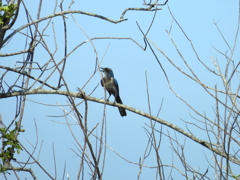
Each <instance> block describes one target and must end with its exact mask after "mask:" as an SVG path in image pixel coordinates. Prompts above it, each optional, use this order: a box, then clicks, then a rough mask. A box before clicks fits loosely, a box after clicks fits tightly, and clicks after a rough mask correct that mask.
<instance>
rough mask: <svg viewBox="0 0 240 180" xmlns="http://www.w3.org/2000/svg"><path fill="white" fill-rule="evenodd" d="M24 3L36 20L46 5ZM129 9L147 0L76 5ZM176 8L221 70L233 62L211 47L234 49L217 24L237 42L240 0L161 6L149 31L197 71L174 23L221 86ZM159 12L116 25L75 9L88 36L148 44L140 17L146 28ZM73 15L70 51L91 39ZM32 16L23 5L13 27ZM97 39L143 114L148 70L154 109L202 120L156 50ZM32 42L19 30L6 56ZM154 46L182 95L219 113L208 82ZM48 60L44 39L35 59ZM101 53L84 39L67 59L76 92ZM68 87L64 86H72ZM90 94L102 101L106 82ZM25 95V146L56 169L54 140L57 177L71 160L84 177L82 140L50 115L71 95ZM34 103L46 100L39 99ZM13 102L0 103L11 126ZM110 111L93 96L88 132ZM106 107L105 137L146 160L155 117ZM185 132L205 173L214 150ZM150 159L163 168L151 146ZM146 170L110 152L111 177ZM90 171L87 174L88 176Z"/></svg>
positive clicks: (149, 172)
mask: <svg viewBox="0 0 240 180" xmlns="http://www.w3.org/2000/svg"><path fill="white" fill-rule="evenodd" d="M54 3H55V1H43V8H42V12H41V17H45V16H48V15H50V14H52V11H53V8H54V5H55V4H54ZM25 4H26V6H27V7H28V9H29V11H30V13H31V14H32V16H33V17H32V18H33V19H34V20H35V19H36V12H37V7H38V3H32V1H29V0H26V1H25ZM68 5H69V1H65V2H64V4H63V7H64V10H68ZM128 7H143V5H142V1H138V2H132V1H131V2H128V1H126V2H123V1H117V0H116V1H114V2H113V1H104V2H102V1H95V0H94V1H93V0H91V1H78V2H75V4H73V5H72V8H71V9H72V10H81V11H86V12H91V13H96V14H99V15H103V16H106V17H108V18H111V19H114V20H117V19H118V18H119V17H120V15H121V13H122V11H123V10H124V9H126V8H128ZM168 7H169V8H170V9H171V12H172V13H173V15H174V17H175V18H176V19H177V21H178V23H179V24H180V25H181V27H182V28H183V29H184V31H185V33H186V34H187V36H188V37H189V38H190V39H191V40H192V42H193V44H194V47H195V48H196V51H197V52H198V55H199V57H200V58H201V60H202V61H203V62H204V63H206V64H207V65H208V66H209V67H210V68H211V69H214V68H215V67H214V65H213V63H212V61H211V58H210V56H212V57H214V58H218V61H219V64H220V65H221V66H223V67H224V65H225V64H226V62H225V59H224V58H223V57H222V56H221V55H220V54H219V53H218V52H216V51H215V50H214V49H213V47H215V48H217V49H219V50H220V51H223V52H226V51H227V50H228V51H229V49H228V47H227V46H226V44H225V43H224V41H223V39H222V38H221V35H220V34H219V32H218V30H217V28H216V26H215V25H214V22H217V24H218V27H219V28H220V29H221V31H222V33H223V35H224V36H225V38H226V40H227V41H228V43H229V44H230V46H231V47H232V46H233V41H234V38H235V33H236V28H237V21H238V1H235V0H234V1H229V2H227V1H224V2H222V1H220V2H219V1H210V2H209V1H201V2H197V1H194V2H193V1H189V0H187V1H169V3H168V6H163V7H162V10H161V11H158V12H157V15H156V18H155V21H154V24H153V26H152V28H151V30H150V32H149V34H148V38H150V39H151V41H153V42H154V43H155V44H156V45H157V46H158V47H159V48H160V49H161V50H163V51H164V52H165V54H166V55H167V56H168V57H169V58H171V59H172V61H173V62H174V63H176V64H177V65H179V67H181V68H182V69H183V70H186V71H187V72H188V73H189V70H187V69H186V66H185V65H184V64H183V62H182V61H181V59H180V57H179V55H178V54H177V52H176V50H175V48H174V46H173V44H172V43H171V40H170V38H169V36H168V34H167V32H166V30H169V29H170V27H171V26H172V29H171V37H172V38H173V39H174V41H175V43H176V44H177V46H178V48H179V50H180V51H181V53H182V54H183V56H184V57H185V58H186V60H187V62H188V63H189V65H190V66H191V67H192V69H193V70H194V72H196V74H197V75H198V76H199V77H200V79H201V80H202V81H203V82H204V83H206V84H207V85H209V86H211V87H214V86H215V85H216V84H217V85H218V87H219V88H222V84H221V81H220V79H219V78H218V77H216V76H212V74H211V73H210V72H208V71H207V70H206V69H205V68H204V67H203V66H202V65H201V64H200V63H199V62H198V61H197V59H196V56H195V54H194V52H193V51H192V49H191V45H190V43H189V41H188V40H187V39H186V38H185V36H184V35H183V33H182V32H181V30H180V29H179V28H178V26H177V25H176V23H175V22H173V19H172V17H171V15H170V13H169V10H168ZM59 11H60V9H59V8H57V12H59ZM153 15H154V13H153V12H146V11H129V12H127V13H126V15H125V18H128V21H125V22H121V23H119V24H113V23H110V22H107V21H104V20H102V19H98V18H93V17H89V16H85V15H78V14H74V15H73V16H74V18H75V19H76V21H77V23H78V24H79V26H80V27H81V28H82V29H83V30H84V32H85V33H86V34H87V35H88V36H89V37H90V38H93V37H131V38H132V39H134V40H135V41H137V42H138V43H139V44H141V45H142V46H144V41H143V36H142V34H141V32H140V31H139V29H138V27H137V25H136V21H137V22H138V23H139V25H140V27H141V29H142V30H143V31H144V32H146V31H147V29H148V27H149V25H150V23H151V20H152V17H153ZM66 16H67V17H68V19H67V27H68V29H67V31H68V52H70V51H71V50H72V49H73V48H74V47H75V46H77V45H78V44H80V43H81V42H83V41H85V40H87V37H86V36H85V34H84V33H83V32H82V31H81V30H80V29H79V27H78V26H77V25H76V24H75V22H74V21H73V19H72V18H71V15H69V14H68V15H66ZM47 22H48V21H43V22H42V23H41V24H40V25H39V27H40V29H43V28H44V27H45V25H46V24H47ZM52 22H53V23H54V27H55V31H56V37H57V44H58V51H57V53H56V54H55V59H56V60H58V61H60V60H61V59H62V58H63V57H64V56H63V55H64V37H63V23H62V17H56V18H54V19H53V20H52ZM26 23H27V21H26V15H25V14H24V12H23V10H21V11H20V15H19V18H18V20H17V22H16V24H15V25H14V27H13V29H16V28H18V27H20V26H22V25H24V24H26ZM51 27H52V24H50V26H49V27H48V29H47V30H46V32H45V35H47V36H45V41H46V42H47V44H48V46H49V49H50V50H51V51H54V48H55V45H54V37H53V35H52V28H51ZM22 32H24V33H26V32H27V31H26V30H23V31H22ZM93 43H94V45H95V47H96V50H97V53H98V58H99V60H102V64H101V66H102V67H111V68H112V69H113V71H114V74H115V77H116V79H117V80H118V82H119V87H120V95H121V98H122V101H123V103H124V104H126V105H129V106H132V107H135V108H138V109H139V110H142V111H144V112H149V107H148V99H147V93H146V79H145V72H146V73H147V77H148V90H149V94H150V105H151V113H152V114H153V115H155V116H156V114H157V112H158V110H159V108H160V105H161V102H162V100H163V105H162V109H161V112H160V115H159V117H160V118H161V119H164V120H166V121H168V122H171V123H173V124H175V125H177V126H179V127H181V128H183V129H184V130H187V128H186V123H184V122H183V121H182V120H181V119H183V120H186V121H194V120H193V119H192V118H191V117H190V115H193V116H194V117H197V118H199V117H198V116H197V115H196V114H194V112H193V111H192V110H191V109H190V108H189V107H187V106H186V105H185V104H184V103H183V102H182V101H181V100H180V99H178V98H177V97H176V96H175V95H174V94H173V93H172V92H171V91H170V89H169V86H168V83H167V81H166V78H165V76H164V74H163V72H162V70H161V68H160V67H159V64H158V63H157V61H156V59H155V57H154V56H153V54H152V53H151V51H150V49H149V47H148V48H147V50H146V51H143V50H142V49H141V48H139V47H138V46H137V45H136V44H134V43H133V42H132V41H130V40H114V39H105V40H94V41H93ZM24 44H25V37H24V36H23V35H21V34H18V35H17V36H16V37H15V38H13V39H11V41H10V42H9V44H8V45H7V46H6V47H4V48H3V49H2V50H1V53H3V54H4V53H9V52H15V51H20V50H22V49H23V48H24ZM152 47H153V46H152ZM238 47H239V46H237V48H236V51H235V55H234V58H235V59H238V58H239V51H238ZM153 49H154V51H155V52H156V54H157V56H158V58H159V61H160V62H161V64H162V65H163V67H164V69H165V71H166V73H167V75H168V77H169V80H170V82H171V85H172V87H173V88H174V90H175V91H176V93H177V94H178V95H180V96H181V97H182V98H184V99H185V100H186V101H188V102H189V104H190V105H191V106H193V107H194V108H196V109H197V110H198V111H199V112H201V113H203V114H204V113H205V114H206V115H207V116H209V117H211V118H213V119H214V117H215V114H214V112H213V108H214V103H215V101H214V99H212V98H211V97H210V96H209V95H208V94H207V93H206V92H205V91H204V90H203V89H202V88H201V87H200V85H198V84H196V83H195V82H193V81H192V80H190V79H189V78H187V77H186V76H184V75H182V74H181V73H180V72H179V71H177V70H176V69H175V68H173V67H172V65H170V63H169V62H168V61H167V60H166V59H165V58H164V57H163V56H162V55H161V53H160V52H158V51H157V49H156V48H153ZM22 59H23V56H14V57H8V58H0V63H1V64H2V65H4V66H11V67H12V66H14V65H16V61H21V60H22ZM48 59H49V56H48V55H47V54H46V53H45V51H44V49H43V47H41V45H39V46H38V47H37V50H36V53H35V55H34V61H35V62H38V63H39V65H40V66H43V65H44V63H46V61H47V60H48ZM95 59H96V55H95V53H94V51H93V48H92V46H91V44H90V43H86V44H84V45H82V46H81V47H79V48H78V49H77V50H76V51H74V52H73V53H72V54H71V55H70V56H69V57H68V59H67V65H66V70H65V73H64V77H65V79H66V81H67V83H68V86H69V88H70V90H71V91H72V92H76V88H77V87H80V88H81V87H83V85H84V84H85V83H86V81H87V80H88V78H89V77H90V76H91V75H92V73H93V71H94V67H95ZM2 72H3V71H2V70H1V71H0V74H1V73H2ZM49 73H50V71H49V72H48V73H46V74H45V75H44V76H43V77H42V78H43V79H44V78H45V77H47V76H48V75H49ZM38 74H39V72H38V71H34V72H33V75H36V76H37V75H38ZM15 77H16V76H15V74H14V73H9V75H8V76H7V80H8V82H9V84H11V82H13V81H14V80H15V79H14V78H15ZM100 78H101V76H100V73H98V72H97V73H96V74H95V75H94V77H93V78H92V79H91V81H90V82H89V83H88V84H87V86H86V87H85V88H84V89H83V90H84V91H85V92H86V94H89V93H90V92H92V90H93V89H94V88H95V87H96V86H97V84H98V83H99V82H100ZM57 82H58V74H57V73H55V74H54V75H53V76H52V77H51V78H50V79H49V81H48V83H49V84H52V85H54V86H57ZM37 86H39V84H36V85H35V86H34V87H37ZM61 90H65V89H64V87H63V88H62V89H61ZM91 96H93V97H96V98H103V97H104V91H103V88H102V87H101V86H98V88H97V89H96V90H95V91H94V93H93V94H92V95H91ZM27 99H28V100H29V101H27V104H26V111H25V113H24V118H23V119H24V122H23V124H22V125H23V128H24V129H25V130H26V132H24V133H22V134H21V135H20V136H19V137H20V140H21V141H22V142H23V143H24V145H25V146H26V147H27V148H29V149H31V145H30V143H31V144H35V143H36V141H37V139H38V147H37V152H36V154H35V157H37V153H38V152H39V150H40V149H41V154H40V162H41V163H42V165H43V166H44V167H46V169H47V170H48V171H49V172H50V173H51V174H52V175H54V163H53V158H52V145H53V143H54V147H55V155H56V159H57V179H61V178H62V173H63V167H64V163H65V162H66V166H67V168H66V172H67V173H68V174H69V176H70V179H76V174H77V170H78V166H79V157H77V156H76V155H75V154H74V153H73V151H71V149H74V150H76V151H77V148H76V146H75V145H76V143H75V141H74V139H73V138H72V136H71V134H70V132H69V129H68V127H67V125H66V124H63V123H65V122H66V121H65V119H64V118H54V117H50V116H59V115H62V114H63V112H62V110H61V108H60V107H59V106H58V105H59V104H60V105H66V104H67V102H66V101H67V99H66V98H65V97H60V96H59V95H37V96H36V95H30V96H28V97H27ZM110 100H111V101H113V100H114V99H113V97H111V98H110ZM32 101H35V102H39V103H42V104H38V103H34V102H32ZM77 102H81V100H77ZM15 103H16V98H8V99H1V101H0V106H1V107H2V108H1V111H0V113H1V114H2V117H3V121H4V123H5V124H9V123H10V122H11V120H12V119H13V118H14V113H15ZM44 104H51V105H52V106H45V105H44ZM63 108H66V109H67V110H69V108H68V107H66V106H65V107H64V106H63ZM78 108H79V109H80V111H82V112H84V106H83V105H80V106H79V107H78ZM102 113H103V105H102V104H96V103H93V102H89V114H88V115H89V117H88V121H89V122H88V123H89V129H91V128H93V127H94V126H95V125H96V124H97V123H101V120H102ZM106 113H107V117H106V118H107V120H106V121H107V126H106V128H107V144H108V145H109V146H110V147H112V148H113V149H114V150H115V151H117V152H118V153H119V154H120V155H121V156H123V157H124V158H126V159H128V160H129V161H132V162H136V163H138V162H139V158H140V157H142V156H143V153H144V151H145V147H146V144H147V141H148V138H147V135H146V133H145V130H144V128H143V127H147V126H146V125H145V123H147V124H149V120H148V119H146V118H143V117H141V116H139V115H137V114H134V113H132V112H129V111H128V112H127V113H128V116H127V117H124V118H122V117H121V116H120V115H119V113H118V109H117V108H116V107H111V106H108V107H107V110H106ZM68 118H69V119H68V120H69V122H70V123H72V124H73V123H75V121H74V120H73V119H72V118H71V117H68ZM54 121H55V122H54ZM35 122H36V124H37V132H38V138H37V137H36V128H35ZM57 122H59V123H57ZM194 122H195V121H194ZM195 123H196V122H195ZM160 127H161V126H160V125H157V128H159V129H160ZM190 127H191V128H192V129H191V131H192V132H194V134H195V135H196V136H198V137H199V138H202V139H205V140H207V136H206V134H204V133H203V132H202V131H200V130H198V129H197V128H195V127H194V126H190ZM72 128H73V131H74V133H75V135H76V136H77V138H78V140H79V141H80V142H81V141H83V136H82V133H81V131H80V129H79V126H77V125H75V126H73V127H72ZM163 131H164V132H165V133H168V132H169V133H171V135H174V132H173V131H172V130H171V129H169V128H168V127H165V126H163ZM99 133H100V129H99ZM177 137H178V138H179V142H181V143H184V142H185V145H186V148H185V153H186V154H187V155H188V156H187V160H188V162H189V163H190V164H191V165H192V166H193V167H196V169H199V170H200V171H201V172H202V173H203V172H204V171H205V170H206V168H207V167H208V166H209V165H208V164H207V161H206V159H205V155H206V156H207V157H208V158H209V157H212V156H213V155H212V154H211V152H209V151H208V150H207V149H204V148H202V147H201V146H200V145H198V144H196V143H194V142H192V140H190V139H187V138H185V137H183V136H182V135H180V134H178V133H177ZM94 141H96V140H94V138H92V142H94ZM41 143H42V146H41ZM161 146H162V147H161V150H160V151H161V153H162V154H163V155H164V156H162V157H161V158H162V162H163V164H171V162H172V160H173V153H171V148H170V147H169V140H168V138H166V137H164V136H163V140H162V144H161ZM26 158H27V156H26V154H25V153H22V154H21V156H19V157H18V158H17V159H19V161H25V160H26ZM174 163H175V165H176V166H179V167H181V164H180V163H179V161H178V159H177V158H176V157H174ZM145 164H146V165H147V166H156V165H157V164H156V160H155V154H154V153H153V152H152V153H151V156H150V157H149V158H148V159H147V160H146V161H145ZM33 170H35V173H36V175H37V176H38V177H39V179H44V178H45V177H46V176H45V174H44V173H43V172H42V171H41V170H40V169H39V168H37V167H33ZM138 171H139V166H138V165H134V164H131V163H127V162H126V161H124V160H123V159H121V158H120V157H118V156H117V155H116V154H115V153H113V152H112V151H111V150H109V149H107V157H106V165H105V169H104V176H103V179H115V180H118V179H119V180H120V179H137V175H138ZM167 172H168V171H167V169H166V173H167ZM210 173H212V178H213V172H210ZM236 173H237V172H236ZM155 176H156V170H155V169H148V168H144V169H143V172H142V175H141V178H140V179H154V178H155ZM172 176H173V177H174V178H179V177H181V176H180V174H179V173H175V174H172ZM20 177H22V178H23V177H27V178H29V175H28V174H27V173H20ZM85 177H86V179H88V175H87V174H86V175H85Z"/></svg>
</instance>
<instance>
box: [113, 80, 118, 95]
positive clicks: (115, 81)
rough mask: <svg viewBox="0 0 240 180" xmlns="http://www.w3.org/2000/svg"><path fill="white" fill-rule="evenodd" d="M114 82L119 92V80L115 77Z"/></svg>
mask: <svg viewBox="0 0 240 180" xmlns="http://www.w3.org/2000/svg"><path fill="white" fill-rule="evenodd" d="M113 82H114V85H115V86H116V88H117V91H118V93H119V87H118V82H117V80H116V79H115V78H113Z"/></svg>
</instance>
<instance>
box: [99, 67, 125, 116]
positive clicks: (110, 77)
mask: <svg viewBox="0 0 240 180" xmlns="http://www.w3.org/2000/svg"><path fill="white" fill-rule="evenodd" d="M100 71H101V72H103V73H104V75H105V76H104V77H103V78H102V79H101V85H102V86H103V87H104V88H105V89H106V90H107V91H108V93H109V97H108V98H107V101H108V100H109V98H110V96H111V95H113V96H114V97H115V101H116V102H117V103H119V104H123V103H122V100H121V98H120V95H119V87H118V82H117V80H116V79H115V78H114V74H113V71H112V69H111V68H108V67H105V68H100ZM118 110H119V113H120V115H121V116H122V117H123V116H127V113H126V110H125V109H124V108H121V107H118Z"/></svg>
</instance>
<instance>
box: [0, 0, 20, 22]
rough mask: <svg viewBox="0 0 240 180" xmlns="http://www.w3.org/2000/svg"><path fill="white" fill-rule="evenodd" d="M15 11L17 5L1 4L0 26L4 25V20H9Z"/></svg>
mask: <svg viewBox="0 0 240 180" xmlns="http://www.w3.org/2000/svg"><path fill="white" fill-rule="evenodd" d="M16 9H17V4H9V5H8V4H4V5H3V4H2V3H0V24H4V22H5V19H11V18H12V17H13V16H14V12H15V11H16Z"/></svg>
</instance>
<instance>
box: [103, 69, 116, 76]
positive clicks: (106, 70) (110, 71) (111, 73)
mask: <svg viewBox="0 0 240 180" xmlns="http://www.w3.org/2000/svg"><path fill="white" fill-rule="evenodd" d="M100 71H102V72H103V73H104V74H105V76H108V77H114V74H113V71H112V69H111V68H108V67H105V68H100Z"/></svg>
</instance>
